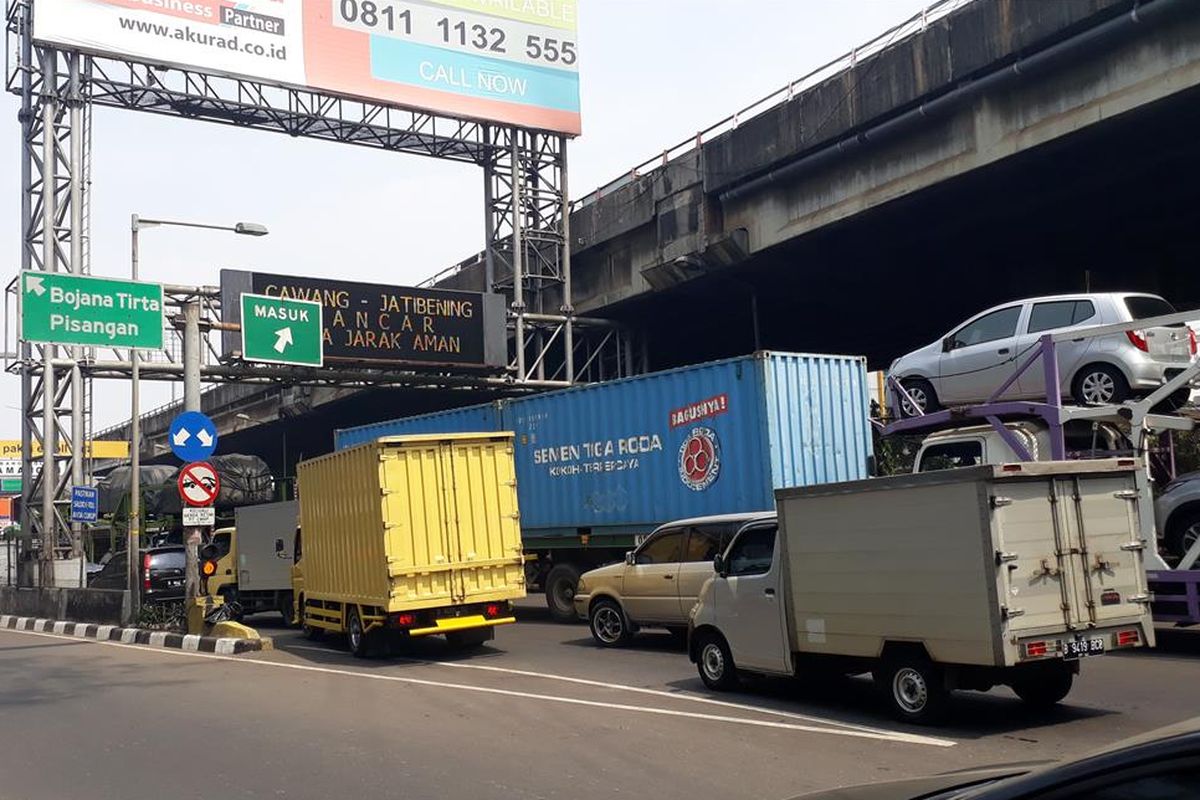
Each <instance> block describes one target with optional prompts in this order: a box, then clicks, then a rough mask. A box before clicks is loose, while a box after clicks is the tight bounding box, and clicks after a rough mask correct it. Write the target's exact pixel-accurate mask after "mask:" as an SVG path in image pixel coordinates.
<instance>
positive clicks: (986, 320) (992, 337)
mask: <svg viewBox="0 0 1200 800" xmlns="http://www.w3.org/2000/svg"><path fill="white" fill-rule="evenodd" d="M1173 313H1175V309H1174V307H1172V306H1171V304H1170V303H1168V302H1167V301H1166V300H1164V299H1163V298H1161V297H1158V296H1157V295H1152V294H1137V293H1130V292H1109V293H1099V294H1098V293H1090V294H1062V295H1054V296H1050V297H1035V298H1031V299H1028V300H1016V301H1013V302H1010V303H1004V304H1002V305H998V306H995V307H994V308H989V309H988V310H987V311H984V312H982V313H980V314H976V315H975V316H973V317H971V318H970V319H968V320H966V321H964V322H963V323H962V324H960V325H958V326H957V327H955V328H954V329H953V330H952V331H950V332H949V333H947V334H946V335H945V336H943V337H941V338H940V339H938V340H937V341H936V342H933V343H931V344H928V345H926V346H925V347H922V348H921V349H919V350H914V351H913V352H911V353H909V354H907V355H905V356H901V357H900V358H898V359H896V360H895V361H894V362H892V365H891V367H889V369H888V375H889V376H893V377H895V378H897V379H898V380H899V381H900V385H901V386H903V387H904V389H905V391H907V393H908V395H909V396H910V397H911V398H912V403H909V401H908V400H905V401H904V402H903V403H902V410H903V411H904V413H905V414H906V415H911V414H912V413H913V410H912V408H911V405H912V404H916V405H917V406H918V407H919V408H921V410H922V411H935V410H937V409H939V408H941V407H943V406H953V405H964V404H968V403H981V402H984V401H985V400H987V399H988V397H990V396H991V394H992V393H993V392H994V391H995V390H996V389H998V388H1000V386H1002V385H1003V384H1004V382H1005V381H1006V380H1008V379H1009V378H1011V377H1012V376H1013V375H1014V374H1015V373H1016V372H1017V370H1018V369H1019V367H1020V366H1021V365H1022V364H1023V363H1025V361H1026V360H1027V358H1028V356H1029V355H1031V354H1032V352H1033V350H1034V348H1035V347H1036V346H1037V343H1038V339H1039V338H1040V337H1041V336H1042V335H1044V334H1046V333H1050V332H1057V331H1062V330H1070V329H1074V328H1090V327H1095V326H1098V325H1111V324H1114V323H1119V322H1132V321H1135V320H1139V319H1147V318H1149V317H1157V316H1162V315H1164V314H1173ZM1057 350H1058V366H1059V376H1060V381H1061V385H1060V391H1061V394H1062V396H1064V397H1071V398H1072V399H1074V401H1075V402H1076V403H1079V404H1080V405H1103V404H1108V403H1120V402H1123V401H1124V400H1126V399H1128V398H1129V397H1131V396H1134V395H1138V394H1147V393H1149V392H1151V391H1153V390H1154V389H1156V388H1157V387H1159V386H1161V385H1162V383H1163V382H1164V381H1165V380H1168V379H1169V378H1171V377H1173V376H1174V375H1175V374H1177V373H1178V372H1179V371H1180V370H1182V369H1184V368H1185V367H1186V366H1187V365H1188V363H1189V362H1190V361H1191V360H1192V359H1193V358H1194V357H1195V355H1196V337H1195V334H1194V333H1193V332H1192V330H1191V328H1189V327H1188V326H1187V325H1183V324H1179V325H1177V326H1171V327H1161V328H1148V329H1145V330H1132V331H1126V332H1123V333H1116V334H1112V335H1109V336H1100V337H1091V338H1084V339H1078V340H1075V341H1065V342H1060V343H1058V346H1057ZM1187 394H1188V391H1187V390H1186V389H1184V390H1181V391H1180V392H1179V393H1178V399H1179V401H1180V402H1182V401H1183V400H1186V397H1187ZM1045 396H1046V381H1045V373H1044V372H1043V370H1042V365H1041V364H1040V363H1039V364H1034V365H1033V366H1032V367H1031V368H1030V369H1027V370H1025V372H1024V373H1022V374H1021V375H1020V377H1019V378H1017V380H1016V381H1015V382H1014V383H1013V385H1012V386H1010V387H1009V388H1008V390H1007V391H1005V393H1004V395H1003V397H1002V398H1001V399H1004V400H1013V399H1038V398H1044V397H1045Z"/></svg>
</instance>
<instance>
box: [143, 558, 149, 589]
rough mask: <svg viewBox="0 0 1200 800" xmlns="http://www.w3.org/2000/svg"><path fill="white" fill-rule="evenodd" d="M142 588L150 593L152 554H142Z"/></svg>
mask: <svg viewBox="0 0 1200 800" xmlns="http://www.w3.org/2000/svg"><path fill="white" fill-rule="evenodd" d="M142 588H143V589H145V590H146V591H150V554H149V553H143V554H142Z"/></svg>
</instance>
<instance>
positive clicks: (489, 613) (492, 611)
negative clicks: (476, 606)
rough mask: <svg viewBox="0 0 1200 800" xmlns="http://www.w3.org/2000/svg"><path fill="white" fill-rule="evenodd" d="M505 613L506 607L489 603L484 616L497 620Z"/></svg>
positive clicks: (484, 610)
mask: <svg viewBox="0 0 1200 800" xmlns="http://www.w3.org/2000/svg"><path fill="white" fill-rule="evenodd" d="M502 613H504V606H502V605H500V604H499V603H488V604H487V605H486V606H484V607H483V615H484V616H485V617H487V618H488V619H495V618H496V617H498V616H500V615H501V614H502Z"/></svg>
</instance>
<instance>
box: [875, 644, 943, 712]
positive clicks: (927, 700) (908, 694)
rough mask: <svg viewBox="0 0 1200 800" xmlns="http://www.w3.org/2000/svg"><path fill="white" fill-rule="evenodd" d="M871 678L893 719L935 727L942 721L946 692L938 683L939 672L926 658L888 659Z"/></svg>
mask: <svg viewBox="0 0 1200 800" xmlns="http://www.w3.org/2000/svg"><path fill="white" fill-rule="evenodd" d="M874 677H875V684H876V686H877V687H878V688H879V690H880V691H881V692H882V693H883V697H884V701H885V702H886V703H887V705H888V708H889V709H890V710H891V712H892V715H893V716H895V717H896V719H898V720H901V721H902V722H908V723H911V724H913V725H935V724H937V723H939V722H941V721H942V720H943V719H945V717H946V712H947V710H948V708H949V705H950V692H949V691H948V690H947V689H946V687H945V684H944V683H943V681H942V671H941V670H940V669H939V668H938V667H937V666H936V665H935V664H933V663H931V662H930V661H929V660H928V659H926V658H918V657H900V658H896V659H892V660H890V661H888V662H886V663H885V664H884V665H883V667H882V668H880V669H878V670H876V671H875V675H874Z"/></svg>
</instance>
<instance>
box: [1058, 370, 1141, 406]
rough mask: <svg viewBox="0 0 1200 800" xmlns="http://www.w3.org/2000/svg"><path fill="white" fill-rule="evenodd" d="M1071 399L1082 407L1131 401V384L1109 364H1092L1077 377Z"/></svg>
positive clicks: (1080, 371)
mask: <svg viewBox="0 0 1200 800" xmlns="http://www.w3.org/2000/svg"><path fill="white" fill-rule="evenodd" d="M1071 397H1072V398H1074V400H1075V402H1076V403H1078V404H1079V405H1081V406H1103V405H1115V404H1117V403H1123V402H1125V401H1126V400H1127V399H1129V382H1128V381H1126V380H1125V376H1124V375H1122V374H1121V370H1119V369H1117V368H1116V367H1114V366H1110V365H1109V364H1090V365H1088V366H1086V367H1084V368H1083V369H1081V370H1079V372H1078V373H1077V374H1076V375H1075V380H1074V381H1073V382H1072V384H1071Z"/></svg>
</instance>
